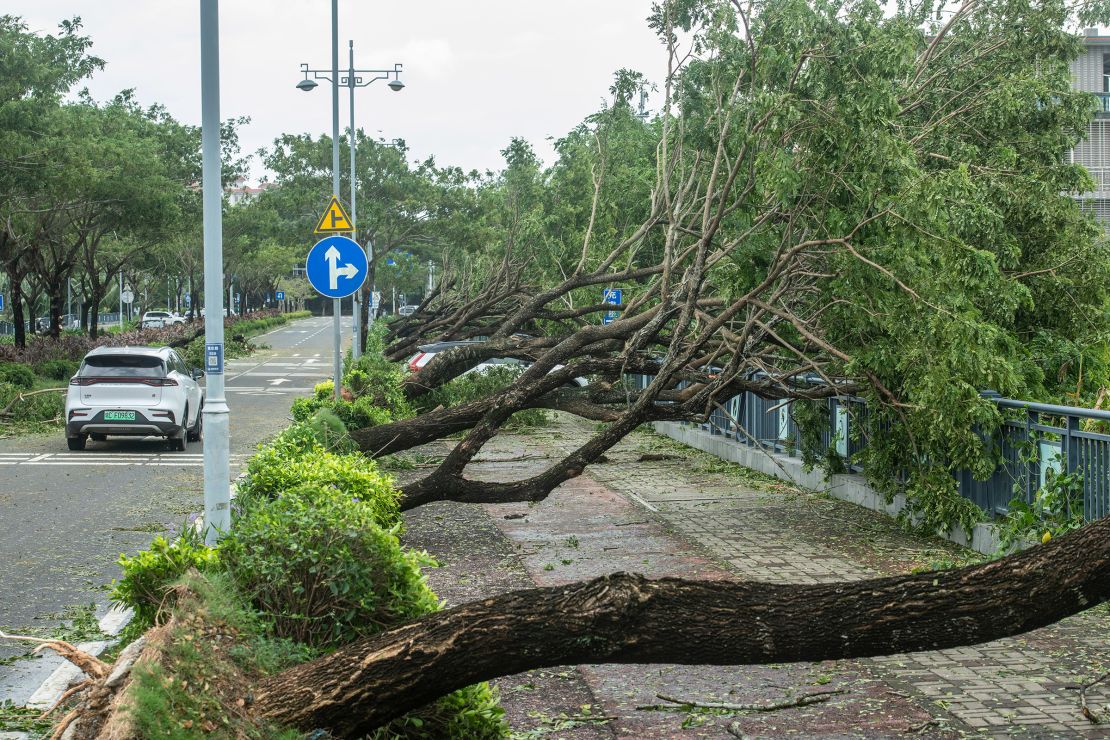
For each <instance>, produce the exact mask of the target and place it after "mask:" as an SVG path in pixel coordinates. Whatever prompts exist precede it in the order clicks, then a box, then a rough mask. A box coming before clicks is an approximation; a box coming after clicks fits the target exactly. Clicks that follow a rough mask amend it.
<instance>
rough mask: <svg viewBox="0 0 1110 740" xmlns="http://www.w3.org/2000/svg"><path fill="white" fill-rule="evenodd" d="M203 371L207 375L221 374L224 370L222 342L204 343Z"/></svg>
mask: <svg viewBox="0 0 1110 740" xmlns="http://www.w3.org/2000/svg"><path fill="white" fill-rule="evenodd" d="M204 371H205V372H206V373H208V374H209V375H223V372H224V346H223V344H206V345H204Z"/></svg>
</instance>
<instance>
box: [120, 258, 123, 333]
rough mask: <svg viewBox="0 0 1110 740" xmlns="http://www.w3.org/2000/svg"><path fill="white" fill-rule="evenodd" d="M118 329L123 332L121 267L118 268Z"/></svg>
mask: <svg viewBox="0 0 1110 740" xmlns="http://www.w3.org/2000/svg"><path fill="white" fill-rule="evenodd" d="M119 330H120V333H121V334H122V333H123V268H122V267H121V268H120V270H119Z"/></svg>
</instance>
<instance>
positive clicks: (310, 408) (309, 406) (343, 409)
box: [290, 397, 393, 429]
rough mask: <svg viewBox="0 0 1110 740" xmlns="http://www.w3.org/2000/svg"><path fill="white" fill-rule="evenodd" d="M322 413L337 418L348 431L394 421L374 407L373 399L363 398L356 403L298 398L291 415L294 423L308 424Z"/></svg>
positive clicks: (294, 402)
mask: <svg viewBox="0 0 1110 740" xmlns="http://www.w3.org/2000/svg"><path fill="white" fill-rule="evenodd" d="M320 412H327V413H329V414H330V415H332V416H335V417H336V418H338V419H339V420H340V421H342V422H343V425H344V427H345V428H346V429H365V428H366V427H376V426H378V425H379V424H388V423H389V422H391V421H393V418H392V417H391V416H390V414H389V412H388V411H387V410H385V409H383V408H380V407H378V406H375V405H374V401H373V399H371V398H368V397H363V398H358V399H355V400H354V401H344V400H339V401H336V400H334V399H331V398H329V399H327V400H325V401H320V400H317V399H315V398H298V399H296V400H295V401H293V407H292V409H290V413H291V414H292V416H293V421H298V422H308V421H309V420H311V419H312V418H313V417H315V416H316V415H317V414H319V413H320Z"/></svg>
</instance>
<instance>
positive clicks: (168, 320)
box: [139, 311, 185, 329]
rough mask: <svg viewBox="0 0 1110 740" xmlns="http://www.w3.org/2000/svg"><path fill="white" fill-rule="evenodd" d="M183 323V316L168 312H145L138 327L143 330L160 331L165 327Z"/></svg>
mask: <svg viewBox="0 0 1110 740" xmlns="http://www.w3.org/2000/svg"><path fill="white" fill-rule="evenodd" d="M184 323H185V317H184V316H178V315H177V314H175V313H171V312H170V311H147V312H146V313H144V314H143V320H142V321H141V322H140V323H139V326H140V327H141V328H143V329H161V328H163V327H166V326H173V325H174V324H184Z"/></svg>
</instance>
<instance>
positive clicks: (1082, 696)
mask: <svg viewBox="0 0 1110 740" xmlns="http://www.w3.org/2000/svg"><path fill="white" fill-rule="evenodd" d="M1108 678H1110V671H1107V672H1106V673H1103V674H1102V675H1101V676H1099V677H1098V678H1096V679H1095V680H1093V681H1089V682H1087V683H1085V684H1082V685H1080V686H1079V687H1078V688H1079V713H1080V714H1082V715H1083V716H1084V717H1086V718H1087V720H1088V721H1090V722H1091V723H1092V724H1096V725H1098V724H1102V717H1101V716H1099V715H1098V714H1097V713H1096V712H1093V711H1091V708H1090V707H1088V706H1087V689H1090V688H1093V687H1095V686H1097V685H1098V684H1100V683H1102V682H1103V681H1105V680H1106V679H1108Z"/></svg>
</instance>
